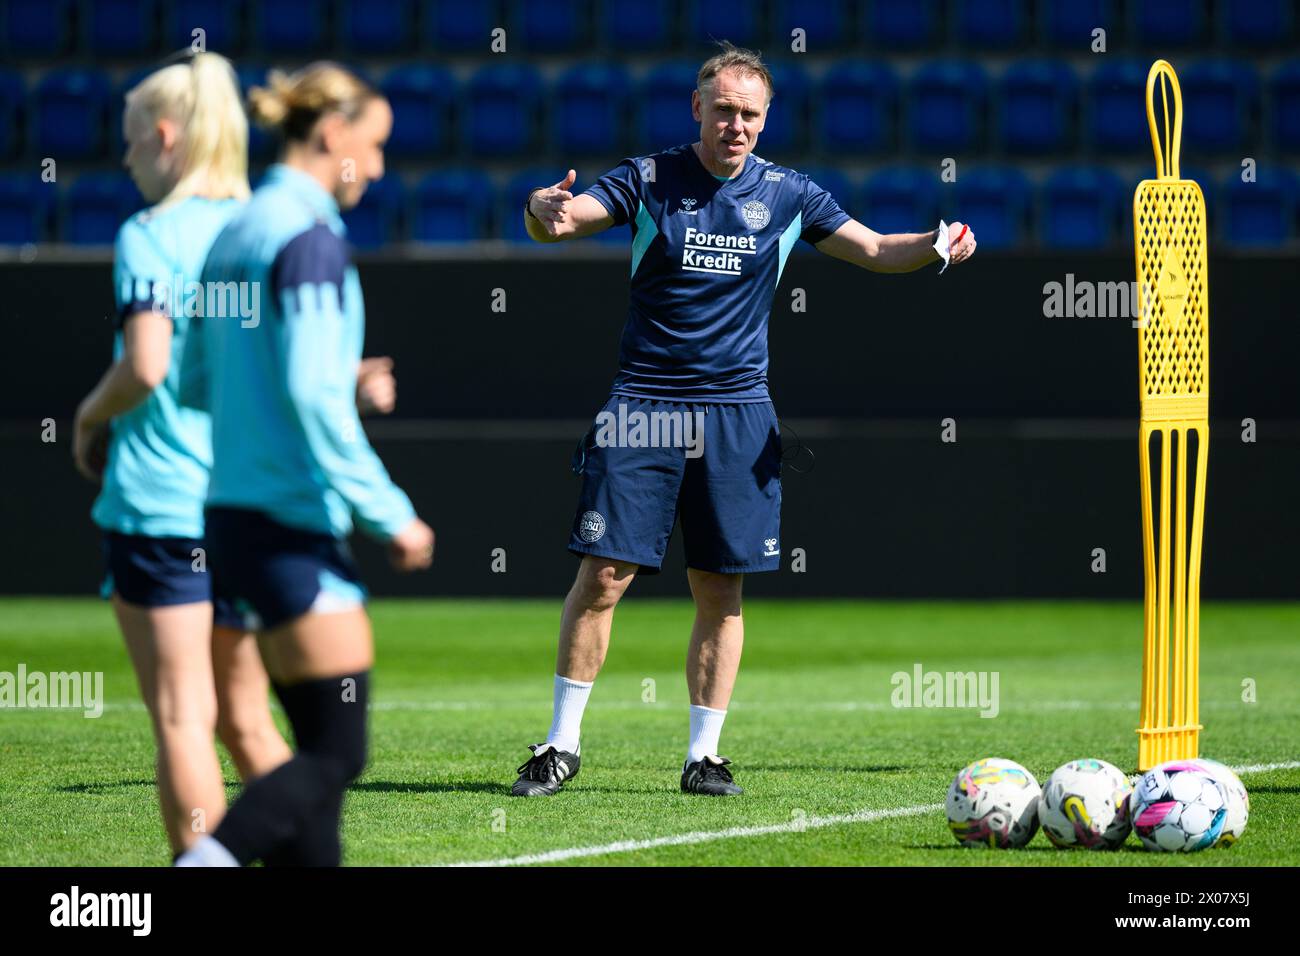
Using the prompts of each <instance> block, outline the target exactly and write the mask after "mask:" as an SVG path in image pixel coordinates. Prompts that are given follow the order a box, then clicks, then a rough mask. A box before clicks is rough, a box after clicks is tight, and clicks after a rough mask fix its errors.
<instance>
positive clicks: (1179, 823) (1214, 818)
mask: <svg viewBox="0 0 1300 956" xmlns="http://www.w3.org/2000/svg"><path fill="white" fill-rule="evenodd" d="M1130 816H1132V818H1133V829H1134V830H1135V831H1137V835H1138V839H1139V840H1141V841H1142V845H1143V846H1144V847H1146V848H1147V849H1148V850H1157V851H1164V852H1166V853H1184V852H1191V851H1193V850H1204V849H1205V848H1206V847H1210V846H1213V845H1214V844H1215V842H1216V841H1218V839H1219V837H1220V836H1221V835H1222V834H1223V825H1224V823H1225V821H1226V820H1227V816H1228V794H1227V792H1226V790H1225V788H1224V786H1223V785H1222V784H1220V783H1219V781H1218V780H1216V779H1215V773H1214V771H1213V770H1211V769H1210V767H1208V766H1207V765H1205V764H1202V763H1198V762H1197V761H1195V760H1170V761H1169V762H1168V763H1162V764H1160V766H1158V767H1152V768H1151V769H1150V770H1148V771H1147V772H1146V773H1144V774H1143V775H1142V777H1141V778H1140V779H1139V780H1138V782H1137V786H1136V787H1135V788H1134V790H1133V796H1132V797H1131V798H1130Z"/></svg>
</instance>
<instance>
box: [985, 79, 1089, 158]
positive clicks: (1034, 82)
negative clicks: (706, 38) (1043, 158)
mask: <svg viewBox="0 0 1300 956" xmlns="http://www.w3.org/2000/svg"><path fill="white" fill-rule="evenodd" d="M998 86H999V89H1000V90H1001V93H1000V94H999V96H998V97H997V100H996V104H997V111H998V133H999V137H1000V139H1001V141H1002V148H1003V149H1004V150H1006V151H1007V152H1008V153H1011V154H1014V155H1041V154H1044V153H1053V152H1063V151H1065V150H1067V149H1069V148H1070V147H1071V146H1072V145H1073V143H1074V139H1075V124H1076V120H1077V116H1078V109H1079V84H1078V80H1076V79H1075V75H1074V71H1073V70H1071V69H1070V68H1069V67H1068V66H1066V65H1065V64H1064V63H1062V62H1061V61H1060V60H1024V61H1021V62H1019V63H1013V64H1012V65H1011V66H1010V67H1009V68H1008V69H1007V71H1006V72H1005V73H1004V74H1003V75H1002V79H1001V81H1000V82H999V84H998Z"/></svg>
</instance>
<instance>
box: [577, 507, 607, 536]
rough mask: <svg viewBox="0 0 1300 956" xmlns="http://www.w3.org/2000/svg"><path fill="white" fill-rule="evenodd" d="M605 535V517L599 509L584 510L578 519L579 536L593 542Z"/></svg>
mask: <svg viewBox="0 0 1300 956" xmlns="http://www.w3.org/2000/svg"><path fill="white" fill-rule="evenodd" d="M604 536H605V519H604V517H602V516H601V513H600V512H599V511H586V512H583V515H582V517H581V518H579V519H578V537H579V538H581V539H582V540H583V541H585V542H586V543H587V544H591V543H592V542H594V541H599V540H600V539H601V538H603V537H604Z"/></svg>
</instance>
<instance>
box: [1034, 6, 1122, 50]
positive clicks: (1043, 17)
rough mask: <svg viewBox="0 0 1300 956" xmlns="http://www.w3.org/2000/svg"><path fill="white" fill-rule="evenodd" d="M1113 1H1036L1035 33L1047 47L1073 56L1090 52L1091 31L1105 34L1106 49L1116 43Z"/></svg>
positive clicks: (1116, 20) (1116, 30) (1116, 19)
mask: <svg viewBox="0 0 1300 956" xmlns="http://www.w3.org/2000/svg"><path fill="white" fill-rule="evenodd" d="M1119 26H1120V23H1119V16H1118V13H1117V2H1116V0H1070V2H1069V3H1062V2H1061V0H1038V33H1039V36H1040V37H1041V39H1042V40H1043V41H1044V42H1046V43H1047V44H1048V45H1050V46H1053V47H1057V48H1059V49H1064V50H1071V51H1073V52H1075V53H1087V52H1089V51H1091V50H1092V31H1093V30H1095V29H1097V28H1098V27H1100V28H1102V29H1103V30H1105V31H1106V49H1107V51H1109V50H1110V49H1112V47H1111V43H1113V42H1114V41H1115V40H1117V39H1118V38H1119V37H1118V33H1119V29H1118V28H1119Z"/></svg>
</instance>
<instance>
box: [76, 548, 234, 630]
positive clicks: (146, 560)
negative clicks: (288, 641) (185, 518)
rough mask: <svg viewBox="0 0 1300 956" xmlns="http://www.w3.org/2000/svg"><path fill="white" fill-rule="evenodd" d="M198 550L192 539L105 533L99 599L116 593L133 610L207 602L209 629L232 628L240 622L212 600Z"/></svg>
mask: <svg viewBox="0 0 1300 956" xmlns="http://www.w3.org/2000/svg"><path fill="white" fill-rule="evenodd" d="M204 550H205V545H204V542H202V541H200V540H199V539H198V538H151V537H146V536H144V535H139V534H119V533H118V532H116V531H107V532H105V533H104V565H105V567H106V568H107V570H106V572H105V574H104V583H103V586H102V587H101V588H100V593H101V594H102V595H103V596H104V597H105V598H108V597H111V596H112V595H113V594H115V593H116V594H117V596H118V597H120V598H121V599H122V600H123V601H125V602H126V603H127V604H135V605H137V606H139V607H167V606H169V605H173V604H199V603H202V602H204V601H212V618H213V623H214V624H216V625H217V626H218V627H232V628H238V627H239V626H240V619H239V615H238V614H236V613H235V610H234V608H233V607H232V606H231V605H230V604H229V603H227V602H225V601H214V600H213V599H212V576H211V575H210V574H209V573H208V570H207V558H206V554H205V553H204ZM200 557H202V560H200Z"/></svg>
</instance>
